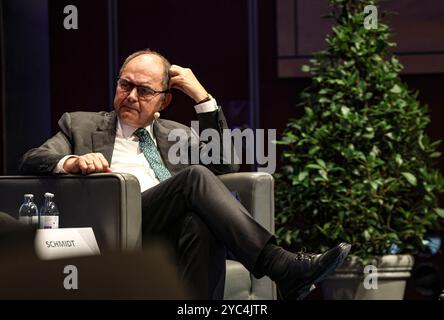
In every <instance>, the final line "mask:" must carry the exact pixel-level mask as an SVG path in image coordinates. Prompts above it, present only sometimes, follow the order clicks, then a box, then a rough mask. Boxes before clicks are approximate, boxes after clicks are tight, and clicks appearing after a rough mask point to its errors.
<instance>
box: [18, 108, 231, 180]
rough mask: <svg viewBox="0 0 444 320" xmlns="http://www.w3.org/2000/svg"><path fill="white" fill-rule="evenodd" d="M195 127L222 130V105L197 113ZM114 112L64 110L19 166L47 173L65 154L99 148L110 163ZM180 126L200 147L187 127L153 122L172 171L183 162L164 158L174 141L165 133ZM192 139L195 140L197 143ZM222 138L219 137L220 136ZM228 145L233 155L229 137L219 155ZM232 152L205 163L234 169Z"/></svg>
mask: <svg viewBox="0 0 444 320" xmlns="http://www.w3.org/2000/svg"><path fill="white" fill-rule="evenodd" d="M197 117H198V120H199V129H200V130H203V129H207V128H213V129H215V130H217V132H219V134H222V130H223V129H226V128H228V127H227V122H226V120H225V117H224V114H223V112H222V108H220V107H219V110H218V111H214V112H207V113H198V114H197ZM116 125H117V116H116V113H115V112H114V111H112V112H105V111H102V112H97V113H96V112H72V113H65V114H63V116H62V117H61V118H60V120H59V127H60V131H59V132H58V133H57V134H56V135H55V136H53V137H51V138H50V139H48V140H47V141H46V142H45V143H44V144H43V145H41V146H40V147H38V148H35V149H31V150H29V151H28V152H26V153H25V154H24V155H23V157H22V158H21V160H20V163H19V170H20V172H22V173H24V174H51V173H52V171H53V170H54V168H55V166H56V165H57V163H58V162H59V161H60V159H61V158H63V157H64V156H66V155H69V154H74V155H83V154H86V153H90V152H100V153H102V154H103V155H104V157H105V158H106V160H107V161H108V163H109V164H110V165H111V159H112V156H113V149H114V141H115V138H116ZM177 128H181V129H184V130H185V132H186V134H187V137H184V138H186V139H188V141H189V143H188V145H189V147H190V148H199V150H200V149H201V148H203V147H204V145H205V143H207V142H208V141H199V139H198V138H197V140H193V139H191V135H192V134H193V132H192V130H191V129H190V127H187V126H184V125H182V124H180V123H178V122H175V121H171V120H165V119H157V120H156V121H154V124H153V131H154V135H155V137H156V140H157V145H158V148H159V152H160V155H161V156H162V159H163V161H164V163H165V165H166V166H167V168H168V169H169V170H170V172H171V173H172V174H173V175H174V174H176V173H177V172H179V171H180V170H182V169H183V168H185V167H186V166H187V164H172V163H171V162H170V161H169V160H168V150H169V148H170V147H171V146H172V145H173V144H175V143H176V142H175V141H168V133H169V132H170V131H171V130H173V129H177ZM193 141H199V143H198V144H196V143H193ZM220 141H222V139H220ZM224 147H225V148H230V149H231V154H232V155H234V148H233V146H232V143H231V141H230V145H229V146H226V145H225V146H221V148H220V151H221V155H219V158H220V159H222V152H223V148H224ZM189 154H190V155H191V152H189ZM232 159H233V156H232V157H231V159H230V164H223V163H222V161H221V164H210V165H207V167H208V168H209V169H210V170H211V171H213V172H214V173H215V174H224V173H229V172H235V171H237V170H238V169H239V166H238V165H235V164H233V160H232Z"/></svg>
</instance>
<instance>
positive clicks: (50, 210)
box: [40, 192, 59, 229]
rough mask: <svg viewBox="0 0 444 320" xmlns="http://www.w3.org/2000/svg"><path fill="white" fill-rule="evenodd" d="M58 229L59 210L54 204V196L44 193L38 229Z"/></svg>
mask: <svg viewBox="0 0 444 320" xmlns="http://www.w3.org/2000/svg"><path fill="white" fill-rule="evenodd" d="M58 227H59V209H57V206H56V204H55V203H54V195H53V194H52V193H49V192H47V193H45V204H44V205H43V207H42V208H41V210H40V228H41V229H58Z"/></svg>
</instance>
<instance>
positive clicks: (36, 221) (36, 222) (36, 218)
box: [31, 216, 39, 224]
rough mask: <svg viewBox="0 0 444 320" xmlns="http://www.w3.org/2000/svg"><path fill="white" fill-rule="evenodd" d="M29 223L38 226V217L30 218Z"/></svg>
mask: <svg viewBox="0 0 444 320" xmlns="http://www.w3.org/2000/svg"><path fill="white" fill-rule="evenodd" d="M31 223H32V224H39V216H32V219H31Z"/></svg>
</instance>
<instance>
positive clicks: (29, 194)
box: [25, 193, 34, 198]
mask: <svg viewBox="0 0 444 320" xmlns="http://www.w3.org/2000/svg"><path fill="white" fill-rule="evenodd" d="M33 197H34V195H33V194H32V193H26V194H25V198H33Z"/></svg>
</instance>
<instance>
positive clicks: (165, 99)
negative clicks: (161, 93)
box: [159, 92, 173, 111]
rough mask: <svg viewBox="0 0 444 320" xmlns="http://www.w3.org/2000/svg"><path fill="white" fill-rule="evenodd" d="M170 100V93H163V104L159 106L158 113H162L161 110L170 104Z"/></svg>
mask: <svg viewBox="0 0 444 320" xmlns="http://www.w3.org/2000/svg"><path fill="white" fill-rule="evenodd" d="M171 100H173V95H172V94H171V93H170V92H168V93H165V98H163V102H162V104H161V105H160V110H159V111H162V110H163V109H165V108H166V107H168V105H169V104H170V103H171Z"/></svg>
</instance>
